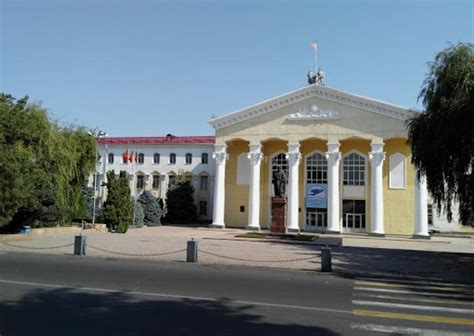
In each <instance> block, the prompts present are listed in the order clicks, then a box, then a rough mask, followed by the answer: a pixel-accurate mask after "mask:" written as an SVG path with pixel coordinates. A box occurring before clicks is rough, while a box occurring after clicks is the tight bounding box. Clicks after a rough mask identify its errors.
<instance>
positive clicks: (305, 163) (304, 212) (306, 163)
mask: <svg viewBox="0 0 474 336" xmlns="http://www.w3.org/2000/svg"><path fill="white" fill-rule="evenodd" d="M314 154H320V155H321V156H322V157H323V158H324V160H326V180H327V179H328V169H329V167H328V159H326V153H325V152H322V151H320V150H319V149H316V150H314V151H312V152H309V153H308V154H306V155H304V156H303V160H304V171H303V174H304V176H303V178H304V183H303V188H304V189H303V195H304V196H303V207H302V208H303V211H302V213H303V220H304V226H303V227H304V231H308V232H311V231H314V232H324V231H326V230H327V226H326V229H325V230H308V228H311V227H308V226H307V223H306V180H307V176H308V170H307V169H308V158H309V157H311V156H313V155H314ZM326 184H327V185H329V181H326ZM327 214H328V208H327V207H326V223H327Z"/></svg>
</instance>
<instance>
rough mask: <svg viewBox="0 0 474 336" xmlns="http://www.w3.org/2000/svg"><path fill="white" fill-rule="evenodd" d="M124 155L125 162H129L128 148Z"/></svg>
mask: <svg viewBox="0 0 474 336" xmlns="http://www.w3.org/2000/svg"><path fill="white" fill-rule="evenodd" d="M122 156H123V163H127V162H128V148H127V149H126V150H125V152H124V153H123V154H122Z"/></svg>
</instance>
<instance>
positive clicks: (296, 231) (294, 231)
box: [286, 228, 300, 233]
mask: <svg viewBox="0 0 474 336" xmlns="http://www.w3.org/2000/svg"><path fill="white" fill-rule="evenodd" d="M286 232H288V233H300V229H299V228H297V229H295V228H287V229H286Z"/></svg>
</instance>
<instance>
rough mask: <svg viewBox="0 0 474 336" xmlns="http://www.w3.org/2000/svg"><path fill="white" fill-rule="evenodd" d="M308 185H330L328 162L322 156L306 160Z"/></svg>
mask: <svg viewBox="0 0 474 336" xmlns="http://www.w3.org/2000/svg"><path fill="white" fill-rule="evenodd" d="M306 183H328V162H327V160H326V158H325V157H324V156H323V155H322V154H320V153H316V154H313V155H311V156H310V157H308V158H307V159H306Z"/></svg>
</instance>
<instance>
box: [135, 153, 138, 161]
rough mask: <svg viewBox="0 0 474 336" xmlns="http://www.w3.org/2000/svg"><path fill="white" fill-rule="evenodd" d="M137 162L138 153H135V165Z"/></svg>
mask: <svg viewBox="0 0 474 336" xmlns="http://www.w3.org/2000/svg"><path fill="white" fill-rule="evenodd" d="M137 162H138V153H135V163H137Z"/></svg>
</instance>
